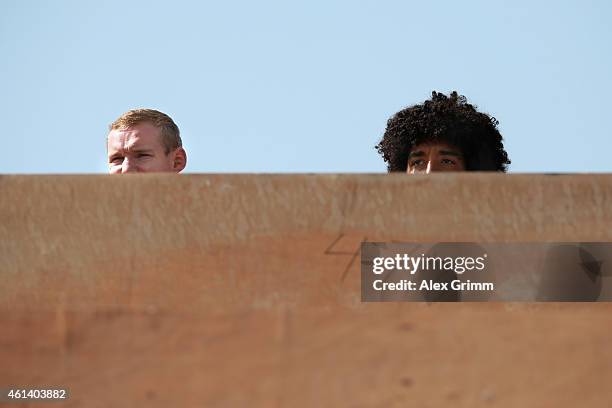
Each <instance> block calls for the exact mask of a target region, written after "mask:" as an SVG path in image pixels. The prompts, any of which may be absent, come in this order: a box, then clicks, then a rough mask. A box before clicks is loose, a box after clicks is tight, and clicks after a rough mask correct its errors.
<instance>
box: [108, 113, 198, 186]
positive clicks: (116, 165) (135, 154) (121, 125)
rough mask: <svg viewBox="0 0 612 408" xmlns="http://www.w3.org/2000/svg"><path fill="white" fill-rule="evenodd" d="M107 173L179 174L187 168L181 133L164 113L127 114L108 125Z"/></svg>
mask: <svg viewBox="0 0 612 408" xmlns="http://www.w3.org/2000/svg"><path fill="white" fill-rule="evenodd" d="M107 152H108V166H109V173H111V174H121V173H148V172H175V173H179V172H181V171H182V170H183V169H184V168H185V166H186V165H187V153H186V152H185V149H183V143H182V141H181V136H180V131H179V128H178V126H177V125H176V123H174V121H173V120H172V118H170V116H168V115H166V114H165V113H162V112H159V111H156V110H153V109H133V110H130V111H127V112H126V113H124V114H123V115H121V116H120V117H119V118H118V119H117V120H115V121H114V122H113V123H112V124H111V125H110V126H109V134H108V137H107Z"/></svg>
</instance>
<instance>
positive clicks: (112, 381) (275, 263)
mask: <svg viewBox="0 0 612 408" xmlns="http://www.w3.org/2000/svg"><path fill="white" fill-rule="evenodd" d="M609 203H612V176H608V175H572V176H544V175H484V174H469V175H465V174H464V175H451V174H446V175H435V176H429V177H405V176H403V175H342V176H340V175H318V176H308V175H183V176H174V175H155V176H122V177H109V176H1V177H0V276H1V277H2V279H3V284H2V285H0V324H1V325H2V326H1V327H2V330H0V346H1V347H2V348H1V349H0V362H2V365H3V369H2V370H1V372H0V387H2V386H3V384H5V385H6V386H9V385H19V386H35V385H41V386H42V385H45V386H50V385H56V386H65V387H68V388H69V389H70V391H71V394H72V395H71V398H70V400H69V401H67V403H66V404H65V406H86V407H98V406H99V407H109V406H160V407H162V406H265V407H268V406H279V407H280V406H355V407H357V406H407V404H413V405H414V406H440V405H448V406H465V407H473V406H525V405H529V406H585V405H598V404H599V405H600V406H601V404H604V401H609V400H610V398H612V395H611V394H610V392H609V391H608V388H609V387H608V383H609V382H610V380H612V366H611V365H610V361H612V360H611V359H612V331H610V327H611V323H612V317H610V316H611V312H612V307H610V306H609V304H607V303H600V304H509V303H489V304H450V305H449V304H446V305H445V304H427V303H410V304H409V303H391V304H363V303H361V302H360V281H359V277H360V275H359V257H358V250H359V243H360V242H361V241H362V240H369V241H376V240H381V241H383V240H384V241H391V240H396V241H408V242H441V241H476V242H478V241H492V242H525V241H526V242H536V241H538V242H542V241H612V239H611V238H612V214H610V212H609V211H608V210H607V209H608V207H609V205H610V204H609ZM21 406H23V405H21ZM54 406H56V405H54Z"/></svg>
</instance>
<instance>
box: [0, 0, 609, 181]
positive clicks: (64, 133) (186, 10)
mask: <svg viewBox="0 0 612 408" xmlns="http://www.w3.org/2000/svg"><path fill="white" fill-rule="evenodd" d="M611 21H612V2H609V1H604V0H601V1H578V0H575V1H522V0H514V1H397V2H388V1H361V2H360V1H354V0H353V1H333V0H328V1H318V0H311V1H300V2H291V1H274V2H271V1H265V0H258V1H216V2H207V1H189V2H188V1H150V0H149V1H138V2H136V1H106V0H105V1H96V2H93V1H77V0H75V1H62V0H57V1H46V0H44V1H43V0H41V1H28V0H0V120H1V121H2V132H1V133H0V145H1V146H2V149H3V153H4V154H3V155H2V156H3V158H2V160H0V173H101V172H106V168H107V167H106V151H105V136H106V132H107V127H108V124H109V123H110V122H112V121H113V120H114V119H115V118H116V117H117V116H119V115H120V114H121V113H123V112H124V111H126V110H128V109H131V108H136V107H149V108H155V109H159V110H161V111H163V112H165V113H168V114H169V115H170V116H172V117H173V118H174V120H175V121H176V122H177V124H178V125H179V127H180V128H181V133H182V136H183V142H184V145H185V147H186V149H187V152H188V155H189V163H188V166H187V169H186V172H190V173H198V172H367V173H372V172H374V173H376V172H384V171H385V166H384V163H383V161H382V159H381V158H380V157H379V156H378V154H377V153H376V151H375V150H374V148H373V146H374V145H375V144H376V143H377V142H378V140H379V139H380V137H381V136H382V133H383V132H384V128H385V124H386V120H387V119H388V117H389V116H391V115H392V114H393V113H394V112H396V111H397V110H399V109H401V108H403V107H405V106H408V105H412V104H414V103H418V102H421V101H423V100H425V99H427V98H429V96H430V94H431V91H432V90H439V91H443V92H445V93H447V92H448V91H452V90H457V91H458V92H459V93H462V94H464V95H465V96H467V98H468V101H470V102H471V103H474V104H476V105H477V106H478V107H479V109H480V110H482V111H485V112H488V113H490V114H492V115H493V116H495V117H496V118H497V119H498V120H499V121H500V129H501V131H502V134H503V135H504V138H505V145H506V149H507V151H508V153H509V156H510V159H511V160H512V164H511V166H510V171H511V172H610V171H612V155H611V154H610V152H611V151H612V130H611V129H612V127H611V126H610V125H609V121H608V118H609V117H610V109H611V107H612V103H611V101H612V79H611V78H612V24H611V23H610V22H611Z"/></svg>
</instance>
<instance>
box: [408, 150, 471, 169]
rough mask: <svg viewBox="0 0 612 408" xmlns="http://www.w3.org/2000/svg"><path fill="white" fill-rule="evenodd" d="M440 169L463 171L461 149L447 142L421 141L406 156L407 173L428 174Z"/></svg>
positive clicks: (463, 161) (463, 162)
mask: <svg viewBox="0 0 612 408" xmlns="http://www.w3.org/2000/svg"><path fill="white" fill-rule="evenodd" d="M442 171H465V160H464V158H463V154H462V153H461V150H460V149H458V148H456V147H454V146H452V145H450V144H448V143H423V144H420V145H417V146H415V147H414V148H413V149H412V151H411V152H410V155H409V156H408V167H407V169H406V173H408V174H429V173H434V172H442Z"/></svg>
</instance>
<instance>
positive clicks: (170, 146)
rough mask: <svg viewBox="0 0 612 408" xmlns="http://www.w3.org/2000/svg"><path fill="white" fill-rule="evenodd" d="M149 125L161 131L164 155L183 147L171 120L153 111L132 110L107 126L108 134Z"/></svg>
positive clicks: (177, 130) (176, 127) (179, 133)
mask: <svg viewBox="0 0 612 408" xmlns="http://www.w3.org/2000/svg"><path fill="white" fill-rule="evenodd" d="M145 122H146V123H150V124H152V125H153V126H155V127H157V128H159V129H160V130H161V138H162V143H163V145H164V148H165V150H166V154H168V153H170V152H171V151H173V150H176V149H178V148H179V147H182V146H183V142H182V141H181V132H180V131H179V128H178V126H177V125H176V123H174V121H173V120H172V118H171V117H170V116H168V115H166V114H165V113H163V112H160V111H156V110H154V109H132V110H129V111H127V112H125V113H124V114H123V115H121V116H119V118H118V119H117V120H115V121H114V122H113V123H111V124H110V126H109V132H110V131H113V130H116V129H128V128H131V127H134V126H136V125H138V124H140V123H145Z"/></svg>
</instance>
